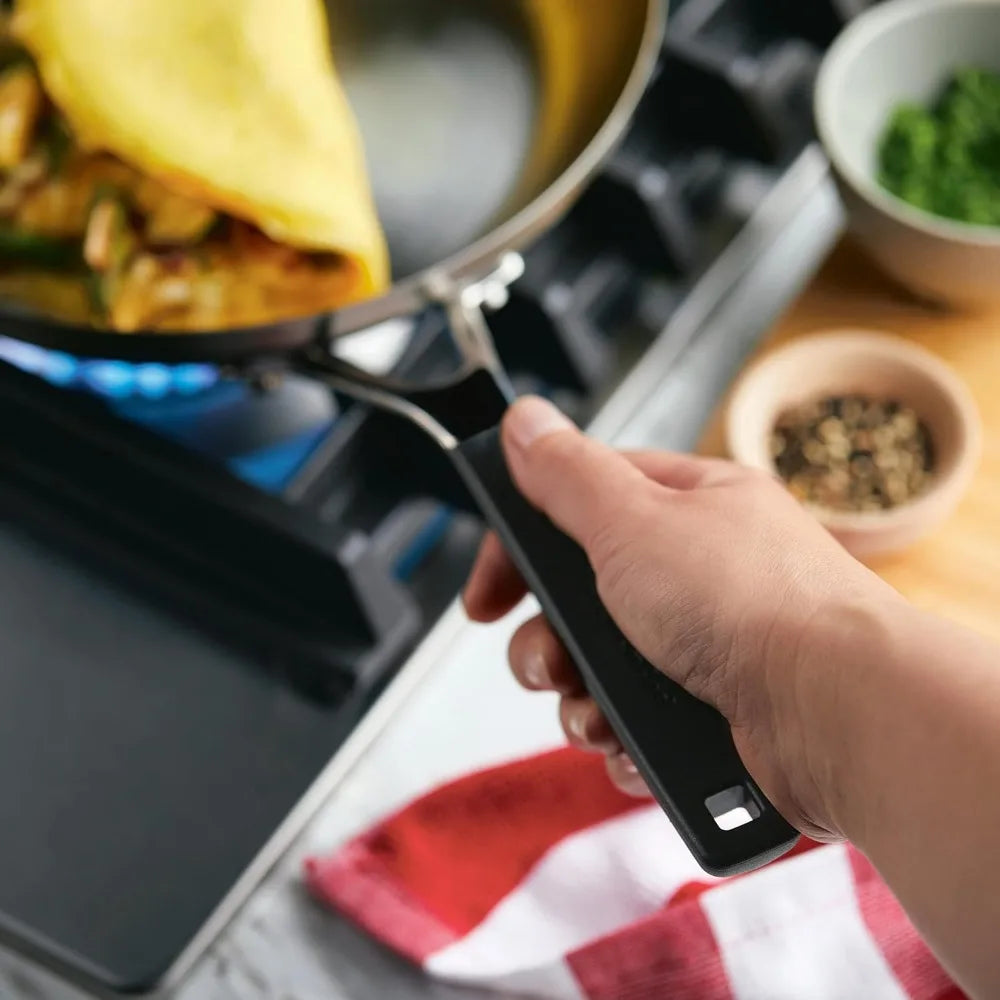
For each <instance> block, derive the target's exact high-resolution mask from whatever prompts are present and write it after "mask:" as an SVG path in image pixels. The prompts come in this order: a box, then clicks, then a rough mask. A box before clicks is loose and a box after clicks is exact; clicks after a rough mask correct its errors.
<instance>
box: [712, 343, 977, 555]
mask: <svg viewBox="0 0 1000 1000" xmlns="http://www.w3.org/2000/svg"><path fill="white" fill-rule="evenodd" d="M854 394H857V395H864V396H869V397H871V398H873V399H885V400H893V401H895V402H898V403H901V404H903V405H905V406H909V407H910V408H912V409H913V410H914V412H915V413H916V414H917V416H918V417H919V418H920V419H921V420H922V421H923V422H924V424H925V426H926V427H927V430H928V432H929V434H930V438H931V447H932V449H933V456H934V465H933V469H932V479H931V484H930V486H929V487H928V488H927V490H926V491H925V492H924V493H921V494H920V495H919V496H918V497H916V498H915V499H914V500H911V501H909V502H907V503H903V504H900V505H899V506H898V507H893V508H889V509H887V510H880V511H865V512H859V513H854V512H842V511H834V510H829V509H827V508H823V507H816V506H812V505H809V506H808V509H809V510H810V511H812V512H813V513H814V514H815V515H816V517H817V518H818V519H819V520H820V522H821V523H822V524H823V525H824V526H825V527H826V528H827V529H828V530H829V531H830V532H831V533H832V534H833V535H834V537H835V538H837V539H838V540H839V541H840V543H841V544H842V545H843V546H844V547H845V548H846V549H847V550H848V551H849V552H851V553H852V554H853V555H855V556H857V557H858V558H869V557H871V556H875V555H881V554H885V553H889V552H898V551H899V550H901V549H904V548H906V547H908V546H909V545H911V544H913V543H914V542H915V541H917V539H919V538H921V537H922V536H923V535H925V534H927V533H928V532H929V531H931V530H932V529H933V528H935V527H936V526H937V525H939V524H940V523H941V522H942V521H944V520H945V519H946V518H947V517H948V516H949V515H950V514H951V513H952V511H953V510H954V509H955V507H956V506H957V504H958V502H959V500H960V499H961V498H962V495H963V494H964V493H965V491H966V490H967V489H968V486H969V483H970V481H971V479H972V476H973V474H974V472H975V469H976V465H977V463H978V460H979V454H980V450H981V447H982V424H981V421H980V418H979V413H978V411H977V409H976V405H975V403H974V401H973V399H972V396H971V394H970V393H969V390H968V389H967V387H966V386H965V383H964V382H962V380H961V379H960V378H959V377H958V376H957V375H956V374H955V373H954V372H953V371H952V370H951V369H950V368H949V367H948V366H947V365H945V364H944V363H943V362H942V361H940V360H939V359H938V358H937V357H935V356H934V355H933V354H931V353H930V352H929V351H926V350H924V349H923V348H920V347H917V346H915V345H914V344H911V343H910V342H908V341H906V340H902V339H900V338H899V337H893V336H889V335H886V334H880V333H870V332H865V331H856V330H844V331H835V332H829V333H823V334H816V335H813V336H810V337H804V338H801V339H799V340H796V341H794V342H792V343H790V344H789V345H788V346H786V347H782V348H779V349H778V350H776V351H774V352H773V353H771V354H769V355H767V356H766V357H764V358H763V359H762V360H761V361H759V362H757V363H756V364H755V365H753V366H752V367H751V368H750V369H749V370H748V371H747V372H745V373H744V374H743V376H742V377H741V378H740V380H739V381H738V383H737V385H736V388H735V390H734V392H733V395H732V398H731V401H730V404H729V408H728V411H727V414H726V441H727V446H728V448H729V453H730V455H731V456H732V457H733V459H735V460H736V461H737V462H739V463H741V464H742V465H746V466H750V467H752V468H757V469H762V470H764V471H766V472H769V473H772V474H774V475H777V469H776V467H775V463H774V460H773V459H772V457H771V446H770V442H771V434H772V431H773V430H774V427H775V425H776V423H777V421H778V419H779V418H780V417H781V415H782V414H783V413H785V412H786V411H788V410H790V409H792V408H794V407H796V406H800V405H802V404H804V403H808V402H811V401H813V400H818V399H823V398H827V397H830V396H845V395H854Z"/></svg>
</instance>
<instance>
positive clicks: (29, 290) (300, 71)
mask: <svg viewBox="0 0 1000 1000" xmlns="http://www.w3.org/2000/svg"><path fill="white" fill-rule="evenodd" d="M0 31H2V35H0V296H2V297H4V298H8V299H14V300H19V301H21V302H23V303H24V304H26V305H28V306H31V307H35V308H39V309H42V310H44V311H47V312H48V313H50V314H52V315H55V316H57V317H60V318H64V319H70V320H74V321H84V322H89V323H92V324H95V325H98V326H101V327H104V328H109V329H112V330H118V331H121V332H123V333H127V332H129V331H134V330H148V329H170V330H212V329H220V328H225V327H238V326H250V325H255V324H260V323H266V322H271V321H275V320H280V319H284V318H289V317H292V316H297V315H305V314H309V313H313V312H318V311H322V310H326V309H332V308H337V307H340V306H344V305H347V304H350V303H352V302H356V301H358V300H361V299H365V298H368V297H370V296H372V295H376V294H378V293H379V292H380V291H382V290H383V289H384V288H385V287H386V285H387V283H388V280H389V264H388V256H387V251H386V246H385V239H384V236H383V233H382V230H381V228H380V226H379V222H378V218H377V215H376V211H375V206H374V202H373V199H372V194H371V190H370V187H369V183H368V177H367V172H366V167H365V160H364V152H363V149H362V143H361V138H360V134H359V132H358V129H357V125H356V122H355V120H354V117H353V115H352V112H351V108H350V106H349V105H348V102H347V98H346V96H345V94H344V92H343V89H342V88H341V85H340V82H339V80H338V78H337V76H336V72H335V69H334V65H333V61H332V57H331V54H330V48H329V39H328V28H327V24H326V16H325V10H324V8H323V6H322V2H321V0H280V2H278V0H17V2H16V3H15V7H14V11H13V14H12V15H8V16H7V17H6V19H5V20H4V21H3V24H2V26H0Z"/></svg>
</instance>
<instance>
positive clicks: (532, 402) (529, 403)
mask: <svg viewBox="0 0 1000 1000" xmlns="http://www.w3.org/2000/svg"><path fill="white" fill-rule="evenodd" d="M505 423H506V425H507V433H508V435H509V440H510V441H511V442H512V443H513V444H514V445H515V446H516V447H518V448H520V449H522V450H524V449H526V448H528V447H530V446H531V444H532V443H533V442H534V441H537V440H538V439H539V438H540V437H544V436H545V435H546V434H553V433H555V432H556V431H566V430H572V428H573V423H572V421H571V420H570V419H569V418H568V417H566V416H564V415H563V414H562V413H560V412H559V410H557V409H556V408H555V407H554V406H553V405H552V404H551V403H550V402H548V401H547V400H544V399H541V398H540V397H538V396H525V397H524V398H523V399H519V400H518V401H517V402H516V403H515V404H514V405H513V406H512V407H511V408H510V411H509V412H508V414H507V417H506V419H505Z"/></svg>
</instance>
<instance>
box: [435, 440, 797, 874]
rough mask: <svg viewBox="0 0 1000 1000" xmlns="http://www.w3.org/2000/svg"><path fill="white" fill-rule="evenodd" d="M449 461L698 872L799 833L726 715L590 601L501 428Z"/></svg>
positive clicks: (583, 573) (590, 578)
mask: <svg viewBox="0 0 1000 1000" xmlns="http://www.w3.org/2000/svg"><path fill="white" fill-rule="evenodd" d="M453 458H454V460H455V463H456V465H457V467H458V469H459V472H460V473H461V475H462V477H463V479H464V480H465V483H466V485H467V486H468V487H469V489H470V491H471V492H472V494H473V496H474V497H475V499H476V500H477V501H478V503H479V505H480V507H481V508H482V511H483V514H484V515H485V516H486V519H487V521H488V522H489V523H490V526H491V527H492V528H493V529H494V530H495V531H496V532H497V534H498V535H499V537H500V539H501V540H502V542H503V544H504V546H505V548H506V549H507V551H508V553H509V554H510V556H511V558H512V559H513V560H514V562H515V563H516V564H517V567H518V569H519V570H520V571H521V573H522V575H523V576H524V578H525V580H526V581H527V583H528V586H529V587H530V588H531V590H532V592H533V593H534V594H535V597H536V598H537V599H538V601H539V603H540V605H541V607H542V610H543V611H544V612H545V614H546V616H547V617H548V619H549V621H550V622H551V623H552V625H553V627H554V628H555V630H556V632H557V633H558V635H559V637H560V638H561V639H562V641H563V643H564V644H565V645H566V648H567V649H568V650H569V651H570V654H571V655H572V657H573V659H574V661H575V662H576V664H577V667H578V668H579V670H580V672H581V674H582V675H583V679H584V682H585V684H586V686H587V690H588V691H589V692H590V694H591V695H592V696H593V697H594V699H595V700H596V701H597V703H598V704H599V705H600V707H601V709H602V710H603V712H604V713H605V715H606V716H607V718H608V721H609V722H610V723H611V726H612V728H613V729H614V731H615V733H616V735H617V736H618V738H619V740H621V743H622V745H623V746H624V747H625V749H626V750H627V751H628V752H629V755H630V756H631V758H632V760H633V761H634V762H635V764H636V766H637V767H638V769H639V772H640V773H641V774H642V776H643V778H644V779H645V780H646V783H647V784H648V785H649V788H650V790H651V791H652V793H653V795H654V796H655V797H656V799H657V801H658V802H659V804H660V805H661V806H662V807H663V810H664V812H666V814H667V816H668V817H669V818H670V820H671V822H672V823H673V824H674V826H675V827H676V828H677V830H678V832H679V833H680V835H681V837H682V838H683V839H684V841H685V843H686V844H687V846H688V847H689V848H690V850H691V853H692V854H693V855H694V856H695V858H696V859H697V860H698V863H699V864H700V865H701V866H702V868H704V869H705V871H707V872H709V873H710V874H712V875H733V874H736V873H739V872H745V871H750V870H752V869H754V868H757V867H759V866H760V865H763V864H765V863H766V862H768V861H771V860H773V859H774V858H777V857H780V856H781V855H782V854H784V853H785V852H786V851H787V850H788V849H789V848H790V847H791V846H792V845H793V844H794V843H795V840H796V838H797V834H796V832H795V830H793V829H792V827H791V826H789V824H788V823H787V822H786V821H785V820H784V818H783V817H782V816H781V815H780V813H778V811H777V810H776V809H775V808H774V806H773V805H771V803H770V802H768V800H767V799H766V798H765V797H764V795H763V794H762V793H761V791H760V789H759V788H757V786H756V785H755V784H754V782H753V780H752V779H751V778H750V776H749V775H748V774H747V772H746V769H745V768H744V766H743V763H742V761H741V760H740V758H739V755H738V754H737V752H736V748H735V746H734V745H733V739H732V734H731V732H730V730H729V725H728V724H727V722H726V721H725V719H724V718H723V717H722V716H721V715H720V714H719V713H718V712H716V711H715V709H713V708H710V707H709V706H708V705H706V704H705V703H704V702H701V701H698V700H697V699H696V698H693V697H692V696H691V695H689V694H688V693H687V692H685V691H684V690H683V689H682V688H680V687H679V686H678V685H676V684H674V683H673V682H672V681H670V680H668V679H667V678H666V677H665V676H664V675H663V674H662V673H660V671H658V670H656V668H655V667H653V666H652V665H651V664H650V663H648V662H647V661H646V660H645V659H644V658H643V657H642V656H641V655H640V654H639V653H638V652H637V651H636V650H635V649H634V648H633V647H632V645H631V644H630V643H629V642H628V641H627V640H626V639H625V637H624V636H623V635H622V633H621V632H620V631H619V629H618V627H617V626H616V625H615V623H614V622H613V621H612V619H611V616H610V615H609V614H608V612H607V611H606V609H605V608H604V605H603V604H602V603H601V600H600V598H599V597H598V594H597V588H596V585H595V582H594V574H593V571H592V570H591V568H590V563H589V562H588V560H587V557H586V555H585V554H584V552H583V550H582V549H581V548H580V547H579V546H578V545H577V544H576V543H575V542H573V541H572V540H571V539H570V538H569V537H568V536H567V535H565V534H563V533H562V532H561V531H559V530H558V529H557V528H556V527H555V526H554V525H553V524H552V522H551V521H550V520H549V519H548V518H547V517H545V516H544V515H543V514H541V513H540V512H539V511H537V510H536V509H535V508H533V507H532V506H531V505H530V504H529V503H528V502H527V500H525V499H524V497H523V496H522V495H521V493H520V492H519V491H518V489H517V487H516V486H515V485H514V482H513V480H512V479H511V476H510V473H509V472H508V470H507V464H506V461H505V460H504V457H503V452H502V450H501V445H500V435H499V430H498V429H497V428H493V429H491V430H488V431H484V432H482V433H480V434H477V435H475V436H474V437H471V438H469V439H468V440H466V441H463V442H462V443H461V444H459V445H458V447H457V449H456V450H455V451H454V452H453ZM740 810H745V811H742V812H741V811H740ZM717 816H723V817H725V819H724V820H723V825H730V823H731V822H732V821H733V820H735V819H736V818H741V819H743V820H744V823H743V825H739V826H736V827H735V828H733V829H728V830H725V829H723V828H722V826H720V824H719V823H718V822H717V820H716V817H717ZM747 816H750V817H752V819H750V821H749V822H745V821H746V819H747ZM727 820H728V821H729V822H727Z"/></svg>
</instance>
